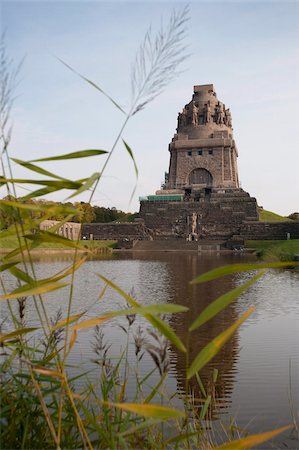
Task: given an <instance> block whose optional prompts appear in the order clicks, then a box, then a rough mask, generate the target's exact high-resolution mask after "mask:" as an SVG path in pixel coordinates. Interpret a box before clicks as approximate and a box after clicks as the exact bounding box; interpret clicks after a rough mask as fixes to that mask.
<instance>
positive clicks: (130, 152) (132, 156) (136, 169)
mask: <svg viewBox="0 0 299 450" xmlns="http://www.w3.org/2000/svg"><path fill="white" fill-rule="evenodd" d="M123 143H124V146H125V147H126V149H127V152H128V153H129V155H130V158H131V159H132V161H133V164H134V170H135V175H136V178H138V167H137V164H136V161H135V158H134V154H133V150H132V149H131V147H130V146H129V144H127V142H126V141H125V140H124V139H123Z"/></svg>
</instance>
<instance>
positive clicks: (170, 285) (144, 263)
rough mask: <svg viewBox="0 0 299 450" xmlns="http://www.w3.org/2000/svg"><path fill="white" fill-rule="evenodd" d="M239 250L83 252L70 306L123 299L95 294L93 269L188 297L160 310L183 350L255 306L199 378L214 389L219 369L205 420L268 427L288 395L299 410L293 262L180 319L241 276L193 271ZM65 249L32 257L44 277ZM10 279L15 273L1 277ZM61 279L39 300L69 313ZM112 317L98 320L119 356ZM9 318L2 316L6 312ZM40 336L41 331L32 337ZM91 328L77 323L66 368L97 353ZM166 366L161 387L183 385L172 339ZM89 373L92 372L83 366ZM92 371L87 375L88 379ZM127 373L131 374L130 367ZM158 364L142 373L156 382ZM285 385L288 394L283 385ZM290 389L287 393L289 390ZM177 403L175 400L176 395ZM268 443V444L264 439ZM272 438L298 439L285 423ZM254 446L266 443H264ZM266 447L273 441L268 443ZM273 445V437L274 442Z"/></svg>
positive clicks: (143, 296)
mask: <svg viewBox="0 0 299 450" xmlns="http://www.w3.org/2000/svg"><path fill="white" fill-rule="evenodd" d="M248 259H250V257H249V256H245V255H222V256H221V255H215V254H213V255H212V254H211V255H197V254H195V253H179V254H175V253H158V252H157V253H149V252H146V253H141V252H138V253H137V252H136V253H135V254H134V253H127V254H121V255H117V256H114V257H112V258H111V259H109V258H107V259H104V260H92V261H88V262H86V264H85V265H84V266H82V267H81V268H80V269H79V271H78V273H77V278H76V282H75V291H74V299H73V304H72V313H79V312H81V311H83V310H86V309H88V313H87V316H88V317H96V316H100V315H101V314H102V313H103V312H106V311H111V310H114V309H116V308H123V307H124V302H123V299H122V298H121V297H120V296H119V295H118V294H117V293H115V292H114V291H112V290H110V289H109V290H108V291H107V292H106V294H105V296H104V297H103V298H102V299H101V300H99V301H97V296H98V294H99V292H100V291H101V288H103V286H104V283H103V282H102V281H101V280H100V278H99V277H98V276H97V274H102V275H104V276H105V277H107V278H109V279H111V280H113V281H114V282H116V283H117V284H118V285H119V286H120V287H121V288H122V289H124V290H125V291H127V292H130V291H131V290H132V289H133V290H134V296H135V297H136V299H138V301H139V302H140V303H142V304H143V305H150V304H155V303H176V304H181V305H185V306H188V308H189V311H188V312H187V313H184V314H178V315H176V316H174V317H169V318H168V319H167V320H168V322H169V324H170V325H171V326H172V327H173V328H174V330H175V331H176V333H177V334H178V335H179V337H180V338H181V340H182V341H183V342H184V343H187V342H189V352H190V360H191V361H192V360H193V359H194V357H195V356H196V354H197V353H198V352H199V350H200V349H201V348H202V347H203V346H204V345H205V344H206V343H207V342H209V341H210V340H211V339H212V338H213V337H215V336H216V335H217V334H219V333H220V332H221V331H223V330H224V329H226V328H227V327H228V326H229V325H231V324H232V323H233V322H234V321H235V320H236V319H237V318H238V317H239V316H240V315H241V313H243V312H245V311H246V310H247V309H248V308H249V307H250V306H252V305H255V306H256V309H255V312H254V313H253V314H252V315H251V316H250V318H249V319H248V320H247V321H246V322H245V324H243V325H242V327H241V328H240V329H239V330H238V331H237V333H236V334H235V335H234V337H233V338H232V339H231V340H230V341H229V342H228V343H227V344H226V345H225V347H224V348H223V350H222V351H221V352H220V353H219V354H218V355H217V356H216V357H215V359H214V360H213V362H212V363H210V364H209V365H208V366H207V367H205V368H204V369H203V371H202V372H201V378H202V381H203V383H204V385H205V387H206V388H207V389H208V390H209V389H210V390H211V392H212V391H213V386H212V383H211V380H212V373H213V369H214V368H217V369H218V371H219V374H218V379H217V382H216V385H215V387H214V397H215V398H214V401H213V404H212V407H211V409H210V411H209V418H210V419H211V420H215V421H216V420H218V423H219V419H220V420H221V421H222V422H224V423H225V422H229V420H230V419H231V418H232V417H235V418H236V423H237V425H238V426H239V427H242V428H244V427H247V428H248V430H249V431H250V432H252V433H256V432H262V431H266V430H270V429H273V428H276V427H279V426H282V425H285V424H288V423H291V421H292V417H291V403H292V404H293V406H294V409H295V412H296V415H297V413H298V410H299V397H298V392H299V352H298V343H299V295H298V292H299V289H298V288H299V272H292V271H288V270H283V271H282V270H280V271H269V272H267V274H266V275H265V276H264V277H263V278H262V279H260V280H259V281H258V282H257V283H256V284H255V285H254V286H253V287H252V288H251V289H250V290H249V291H248V292H247V293H245V294H243V295H242V296H241V297H240V298H239V299H238V300H236V301H235V302H234V303H233V304H232V305H230V306H229V307H228V308H227V309H226V310H224V311H223V312H222V313H220V314H219V315H218V316H217V317H216V318H214V319H213V320H211V321H209V322H208V323H207V324H206V325H204V326H202V327H201V328H199V329H198V330H196V331H195V332H193V333H192V334H191V336H188V333H187V329H188V326H189V325H190V323H192V321H193V320H194V319H195V318H196V317H197V315H198V314H199V313H200V312H201V311H202V310H203V309H204V308H205V307H206V306H207V305H208V304H209V303H210V302H211V301H212V300H214V299H215V298H217V297H218V296H219V295H221V294H223V293H225V292H227V291H228V290H230V289H232V288H234V287H236V286H237V285H239V284H241V283H243V282H244V281H245V280H247V279H248V277H249V276H250V274H248V273H243V274H237V275H233V276H227V277H225V278H222V279H219V280H216V281H213V282H209V283H206V284H203V285H201V286H197V285H190V284H189V281H190V280H191V279H192V278H193V277H195V276H196V275H198V274H200V273H203V272H205V271H207V270H210V269H212V268H214V267H217V266H221V265H224V264H229V263H235V262H245V261H248ZM68 264H70V261H69V260H68V259H67V258H63V257H61V258H57V257H55V259H54V258H50V259H45V258H43V259H42V260H39V261H37V262H36V271H37V273H38V275H39V276H41V277H43V278H44V277H47V276H50V275H51V274H53V273H55V272H58V271H59V270H61V269H63V268H65V267H66V266H67V265H68ZM5 281H6V285H7V287H8V288H13V287H14V281H12V280H11V279H6V280H5ZM67 301H68V289H67V288H65V289H64V290H63V291H58V292H57V291H56V292H54V293H52V294H49V295H48V296H47V300H46V302H45V305H46V307H47V310H48V312H49V315H51V316H53V315H55V311H57V308H58V307H59V306H60V307H61V309H62V311H63V316H64V315H65V314H66V308H67ZM0 308H1V310H0V312H1V316H2V317H3V318H4V317H5V316H6V315H7V311H6V306H5V304H4V303H2V304H1V306H0ZM26 320H27V325H36V324H37V323H38V321H37V318H36V313H35V310H34V306H33V304H31V303H30V302H28V303H27V312H26ZM119 325H123V326H124V327H127V319H126V318H119V319H114V320H112V321H110V322H109V323H106V324H104V325H103V330H104V334H105V340H106V341H107V342H109V343H110V344H111V348H110V351H109V353H110V356H111V357H112V358H113V357H117V356H118V355H119V354H120V353H121V352H122V351H123V349H124V348H125V343H126V339H127V336H126V334H125V333H124V332H123V330H122V329H121V328H120V326H119ZM138 325H141V326H142V327H143V329H144V330H146V329H147V328H148V327H149V326H148V324H147V323H146V322H145V321H144V320H143V319H141V318H137V319H136V321H135V322H134V324H133V325H132V327H131V328H132V331H131V335H130V336H131V337H130V340H131V341H132V334H133V333H134V332H135V331H136V329H137V327H138ZM4 326H5V327H7V328H8V327H9V318H8V319H7V320H6V322H5V325H4ZM36 339H38V337H36ZM93 340H94V334H93V331H92V330H89V331H85V332H83V331H82V332H80V334H79V336H78V342H77V344H76V346H75V348H74V351H73V353H72V355H71V358H70V360H69V362H70V364H72V365H73V366H74V367H73V368H72V369H70V371H71V373H74V374H76V373H78V372H79V371H80V370H82V368H83V369H84V370H86V369H90V368H94V367H95V366H94V364H93V363H92V362H91V360H92V359H94V358H95V354H94V351H93V348H92V342H93ZM129 358H130V362H131V364H132V366H133V367H136V357H135V348H134V346H133V345H132V346H131V347H130V350H129ZM170 361H171V370H170V373H169V376H168V381H167V389H168V391H169V393H170V394H171V393H173V392H174V391H176V390H177V389H180V390H181V391H184V386H185V376H184V374H185V367H186V362H185V359H184V356H183V354H182V353H180V352H179V351H177V350H176V349H175V348H171V349H170ZM153 367H154V365H153V361H152V359H151V358H150V357H149V356H148V355H146V354H145V355H144V357H143V358H142V360H141V362H140V367H139V369H138V370H139V371H140V374H141V375H142V374H146V373H147V372H149V371H150V370H152V369H153ZM90 377H91V379H93V378H92V377H93V375H90ZM93 380H94V379H93ZM132 380H133V377H132ZM157 380H158V374H157V372H156V373H154V374H153V375H152V377H151V378H150V379H149V383H150V384H152V385H154V384H155V383H156V382H157ZM190 384H191V387H192V388H193V390H194V393H195V396H196V397H198V398H200V390H199V388H198V384H197V383H196V382H195V381H194V380H191V383H190ZM128 389H129V395H130V394H131V396H132V397H133V394H134V389H135V386H134V381H131V383H130V385H129V387H128ZM290 390H291V395H290V392H289V391H290ZM290 399H291V400H290ZM176 406H180V405H179V404H177V405H176ZM269 445H270V444H269ZM277 446H278V447H279V448H285V447H287V448H299V442H298V441H296V440H295V439H293V436H292V433H286V434H284V435H282V436H281V437H280V438H279V439H278V440H277ZM261 448H270V447H267V444H264V446H262V447H261ZM271 448H272V447H271ZM276 448H277V447H276Z"/></svg>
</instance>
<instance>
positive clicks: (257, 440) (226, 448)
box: [214, 425, 293, 450]
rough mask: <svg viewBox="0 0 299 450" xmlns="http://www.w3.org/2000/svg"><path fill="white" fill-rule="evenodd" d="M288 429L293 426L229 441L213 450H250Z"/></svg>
mask: <svg viewBox="0 0 299 450" xmlns="http://www.w3.org/2000/svg"><path fill="white" fill-rule="evenodd" d="M290 428H293V426H292V425H287V426H285V427H281V428H277V429H276V430H272V431H266V432H265V433H260V434H253V435H251V436H247V437H245V438H241V439H238V440H235V441H230V442H228V443H227V444H223V445H220V447H214V450H243V449H247V448H252V447H255V446H256V445H259V444H262V443H263V442H265V441H269V440H270V439H272V438H274V437H275V436H278V435H279V434H281V433H283V432H284V431H286V430H289V429H290Z"/></svg>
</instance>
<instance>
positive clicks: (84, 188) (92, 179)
mask: <svg viewBox="0 0 299 450" xmlns="http://www.w3.org/2000/svg"><path fill="white" fill-rule="evenodd" d="M100 176H101V174H100V172H95V173H94V174H92V175H91V177H90V178H88V179H87V181H86V182H85V183H84V184H82V186H81V187H79V189H77V190H76V191H75V192H74V193H73V194H72V195H70V196H69V197H68V198H72V197H75V196H76V195H79V194H81V193H82V192H84V191H87V190H88V189H90V188H91V187H92V185H93V184H94V183H95V182H96V181H97V180H98V179H99V178H100Z"/></svg>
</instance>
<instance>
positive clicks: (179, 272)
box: [133, 252, 239, 419]
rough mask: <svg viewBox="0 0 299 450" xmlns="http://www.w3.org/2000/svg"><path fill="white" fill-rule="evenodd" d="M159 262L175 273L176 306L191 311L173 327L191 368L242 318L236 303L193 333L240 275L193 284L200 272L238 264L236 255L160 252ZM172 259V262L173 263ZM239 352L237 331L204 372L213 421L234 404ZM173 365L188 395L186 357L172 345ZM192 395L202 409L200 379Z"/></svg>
mask: <svg viewBox="0 0 299 450" xmlns="http://www.w3.org/2000/svg"><path fill="white" fill-rule="evenodd" d="M133 257H135V258H138V259H141V260H146V261H148V260H149V259H155V256H154V255H153V254H151V256H150V255H149V254H148V253H147V254H145V253H144V254H142V253H140V252H138V253H136V254H135V255H134V256H133ZM158 259H159V261H165V262H167V263H168V269H169V270H170V273H171V281H170V283H171V284H172V290H171V291H172V293H173V298H171V299H170V301H171V302H172V303H175V304H182V305H184V306H187V307H188V308H189V311H188V312H187V313H183V314H178V315H173V316H171V318H170V320H169V324H170V326H171V327H172V328H173V329H174V331H175V333H176V334H177V335H178V336H179V338H180V339H181V340H182V341H183V342H184V344H185V345H186V346H187V347H188V354H189V366H190V364H191V362H192V361H193V360H194V358H195V357H196V356H197V354H198V352H199V351H200V350H201V349H202V348H203V347H204V346H205V345H206V344H208V343H209V342H210V341H211V340H212V339H213V338H214V337H216V336H217V335H218V334H220V333H221V332H222V331H224V330H225V329H226V328H228V327H229V326H230V325H231V324H232V323H233V322H234V321H236V320H237V318H238V313H237V311H236V309H235V306H234V303H232V304H231V305H229V306H228V307H227V308H226V309H224V310H223V311H221V312H220V313H219V314H218V315H217V316H216V317H214V318H213V319H211V320H210V321H208V322H207V323H206V324H204V325H202V326H201V327H200V328H198V329H197V330H195V331H193V332H192V333H188V328H189V327H190V325H191V324H192V322H193V321H194V320H195V318H196V317H198V315H199V314H200V313H201V312H202V311H203V310H204V309H205V308H206V307H207V306H208V305H209V304H210V303H211V302H212V301H213V300H215V299H216V298H218V297H219V296H220V295H222V294H224V293H226V292H228V291H229V290H231V289H233V288H234V287H236V284H237V283H238V280H237V277H236V276H227V277H225V278H221V279H218V280H214V281H213V282H209V283H204V284H200V285H195V284H194V285H191V284H190V283H189V281H191V280H192V279H193V278H194V277H195V276H197V275H199V274H200V273H203V272H206V271H208V270H211V269H212V268H214V267H215V266H216V265H217V266H218V265H222V264H228V263H229V262H232V261H234V262H235V259H234V256H233V255H225V256H220V255H215V254H213V255H210V256H209V255H204V256H202V257H200V256H199V255H198V254H194V253H191V252H190V253H182V254H173V255H171V258H169V254H167V253H159V256H158ZM170 259H171V262H170ZM238 352H239V339H238V332H236V333H235V334H234V335H233V337H232V338H231V339H230V340H229V342H228V343H226V344H225V346H224V347H223V348H222V350H221V351H220V352H219V353H218V354H217V355H216V356H215V358H213V360H212V361H211V362H210V363H209V364H207V365H206V366H205V367H204V368H203V369H202V370H201V371H200V379H201V381H202V383H203V385H204V387H205V390H206V394H207V395H211V397H212V401H211V403H210V407H209V410H208V413H207V416H208V417H209V418H210V419H215V418H217V412H219V411H220V409H221V410H223V409H224V408H225V407H227V406H228V405H229V404H230V397H231V392H232V390H233V384H234V381H235V365H236V362H237V358H238ZM171 362H172V366H173V369H174V373H175V376H176V379H177V382H178V389H179V390H180V391H181V392H182V393H184V394H186V392H185V387H186V355H185V354H183V353H182V352H180V351H178V350H177V349H176V348H175V347H174V346H172V351H171ZM214 369H217V371H218V376H217V380H216V383H213V372H214ZM189 389H190V391H189V392H188V394H191V393H192V394H193V395H194V397H195V399H196V400H195V403H196V404H198V406H200V405H202V404H203V402H204V395H203V393H202V391H201V389H200V387H199V384H198V381H197V379H196V377H193V378H192V379H191V380H190V381H189Z"/></svg>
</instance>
